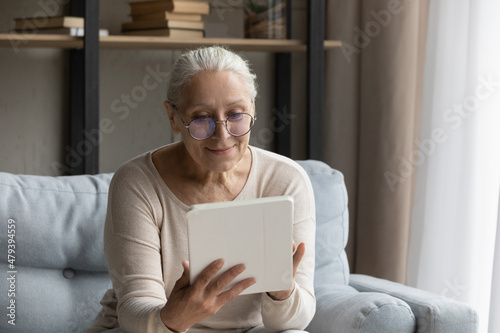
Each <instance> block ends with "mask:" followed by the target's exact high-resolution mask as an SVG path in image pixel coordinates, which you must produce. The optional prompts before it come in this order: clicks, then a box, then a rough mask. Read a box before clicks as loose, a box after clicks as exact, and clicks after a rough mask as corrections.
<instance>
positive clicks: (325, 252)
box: [298, 160, 349, 288]
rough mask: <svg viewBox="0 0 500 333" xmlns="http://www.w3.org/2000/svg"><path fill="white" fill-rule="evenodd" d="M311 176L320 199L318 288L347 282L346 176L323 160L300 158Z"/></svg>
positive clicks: (318, 203)
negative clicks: (304, 159) (303, 159)
mask: <svg viewBox="0 0 500 333" xmlns="http://www.w3.org/2000/svg"><path fill="white" fill-rule="evenodd" d="M298 163H299V164H300V165H301V166H302V167H303V168H304V169H305V171H306V172H307V174H308V175H309V178H310V179H311V183H312V187H313V190H314V197H315V202H316V269H315V273H314V274H315V276H314V285H315V288H318V287H320V286H322V285H336V284H342V285H347V284H348V283H349V265H348V263H347V255H346V253H345V250H344V249H345V246H346V244H347V237H348V232H349V214H348V209H347V190H346V187H345V184H344V176H343V175H342V173H340V172H339V171H337V170H334V169H332V168H330V166H328V165H327V164H326V163H323V162H320V161H313V160H309V161H298Z"/></svg>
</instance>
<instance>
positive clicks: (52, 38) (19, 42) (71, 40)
mask: <svg viewBox="0 0 500 333" xmlns="http://www.w3.org/2000/svg"><path fill="white" fill-rule="evenodd" d="M287 8H288V14H287V16H288V18H289V19H288V20H287V22H288V29H287V30H288V38H290V34H289V33H290V30H291V29H290V21H291V20H290V17H291V14H290V13H291V9H290V8H291V0H287ZM307 12H308V23H307V25H308V40H307V41H302V40H294V39H286V40H265V39H237V38H199V39H190V40H185V39H182V40H181V39H173V38H167V37H147V36H106V37H99V35H98V30H99V26H98V24H99V22H98V17H99V1H98V0H79V1H76V0H73V1H71V2H70V14H71V15H73V16H81V17H84V18H85V32H86V34H85V37H71V36H61V35H42V34H33V35H27V34H24V35H16V34H1V33H0V47H13V45H15V47H18V48H60V49H69V50H70V112H71V113H70V124H69V131H70V146H71V147H72V148H76V147H77V145H78V144H79V143H81V142H83V140H84V134H83V133H84V132H85V131H87V132H91V131H93V130H96V129H98V127H99V49H116V50H126V49H164V50H184V49H188V48H195V47H200V46H208V45H214V44H223V45H227V46H229V47H230V48H231V49H233V50H237V51H260V52H272V53H276V55H275V62H276V73H275V74H276V96H275V108H276V109H278V110H285V109H288V110H289V109H290V100H291V86H290V83H291V53H292V52H307V72H308V73H307V117H308V122H307V129H308V133H307V138H308V143H307V147H308V156H307V157H308V158H312V159H319V160H321V159H322V141H323V135H322V120H323V112H324V111H323V109H324V102H323V99H324V51H325V50H328V49H332V48H335V47H339V46H340V45H341V42H340V41H325V40H324V26H325V21H324V13H325V1H324V0H308V8H307ZM290 128H291V126H290V125H287V126H286V127H285V128H284V130H281V131H279V132H278V133H275V141H276V149H275V150H276V152H278V153H280V154H283V155H287V156H289V155H290V153H291V144H290V140H291V137H290V136H291V129H290ZM93 148H94V149H91V151H90V152H89V153H88V154H86V156H82V158H83V162H82V163H80V165H79V166H78V167H76V168H74V169H73V171H72V174H86V173H89V174H94V173H98V172H99V170H98V165H99V160H98V156H99V150H98V148H99V147H97V146H96V147H93Z"/></svg>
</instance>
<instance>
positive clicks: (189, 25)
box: [122, 0, 210, 38]
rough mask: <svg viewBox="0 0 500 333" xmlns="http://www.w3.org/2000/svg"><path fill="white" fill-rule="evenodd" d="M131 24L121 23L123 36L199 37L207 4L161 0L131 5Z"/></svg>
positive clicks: (200, 36) (192, 1)
mask: <svg viewBox="0 0 500 333" xmlns="http://www.w3.org/2000/svg"><path fill="white" fill-rule="evenodd" d="M129 5H130V16H131V17H132V22H125V23H123V24H122V34H124V35H139V36H166V37H173V38H202V37H204V34H205V24H204V22H203V20H202V15H208V14H209V13H210V4H209V3H208V1H202V0H189V1H188V0H161V1H140V2H139V1H136V2H130V3H129Z"/></svg>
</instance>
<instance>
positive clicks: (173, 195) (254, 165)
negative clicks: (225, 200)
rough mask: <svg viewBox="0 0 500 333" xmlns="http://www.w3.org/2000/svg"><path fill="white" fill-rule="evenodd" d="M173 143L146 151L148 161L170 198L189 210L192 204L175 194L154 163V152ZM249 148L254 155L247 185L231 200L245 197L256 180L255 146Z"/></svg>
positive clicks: (183, 208)
mask: <svg viewBox="0 0 500 333" xmlns="http://www.w3.org/2000/svg"><path fill="white" fill-rule="evenodd" d="M172 144H173V143H171V144H168V145H165V146H162V147H159V148H156V149H154V150H151V151H149V152H148V153H146V154H145V157H146V163H147V165H148V167H149V168H150V169H151V171H152V173H153V175H154V177H155V178H156V181H158V182H159V183H160V184H161V185H160V186H161V187H162V188H163V190H164V191H165V193H166V194H167V196H168V197H169V198H170V199H172V200H173V201H174V202H175V204H176V205H177V206H179V207H180V208H181V209H182V210H184V211H186V212H187V211H188V210H189V208H190V206H188V205H187V204H185V203H184V202H183V201H182V200H180V199H179V198H178V197H177V196H176V195H175V194H174V192H173V191H172V190H171V189H170V187H168V185H167V184H166V183H165V181H164V180H163V178H161V175H160V173H159V172H158V170H157V169H156V166H155V165H154V163H153V154H154V153H155V152H156V151H158V150H160V149H163V148H165V147H168V146H169V145H172ZM248 149H249V150H250V154H251V156H252V161H251V165H250V172H249V173H248V177H247V180H246V182H245V185H243V188H242V189H241V191H240V193H238V195H237V196H236V197H235V198H234V199H233V200H231V201H236V200H240V198H241V197H244V196H245V192H247V188H248V187H249V184H251V183H252V182H253V181H254V180H253V178H254V177H255V176H254V174H255V168H256V166H257V156H256V154H255V149H254V147H252V146H250V145H248Z"/></svg>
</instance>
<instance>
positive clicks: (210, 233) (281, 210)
mask: <svg viewBox="0 0 500 333" xmlns="http://www.w3.org/2000/svg"><path fill="white" fill-rule="evenodd" d="M187 221H188V238H189V264H190V281H191V283H193V282H194V281H195V279H196V277H197V276H198V275H199V274H200V273H201V271H203V269H205V268H206V267H207V266H208V265H209V264H210V263H211V262H213V261H214V260H217V259H221V258H222V259H224V266H223V267H222V269H221V270H220V271H219V274H218V275H220V274H222V272H225V271H226V270H227V269H229V268H231V267H233V266H234V265H237V264H245V266H246V270H245V271H244V272H243V273H241V274H240V275H239V276H238V277H237V278H236V279H235V280H234V281H233V283H232V284H231V285H230V286H229V287H231V286H232V285H233V284H234V283H236V282H238V281H241V280H243V279H246V278H249V277H254V278H255V280H256V283H255V284H254V285H252V286H251V287H249V288H247V289H246V290H244V291H243V292H242V293H241V295H243V294H251V293H259V292H269V291H279V290H287V289H290V288H291V287H292V269H293V267H292V266H293V263H292V248H293V244H292V226H293V224H292V222H293V199H292V198H291V197H285V196H282V197H267V198H259V199H253V200H241V201H228V202H217V203H209V204H199V205H194V206H191V207H190V209H189V211H188V213H187ZM218 275H217V276H218Z"/></svg>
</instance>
